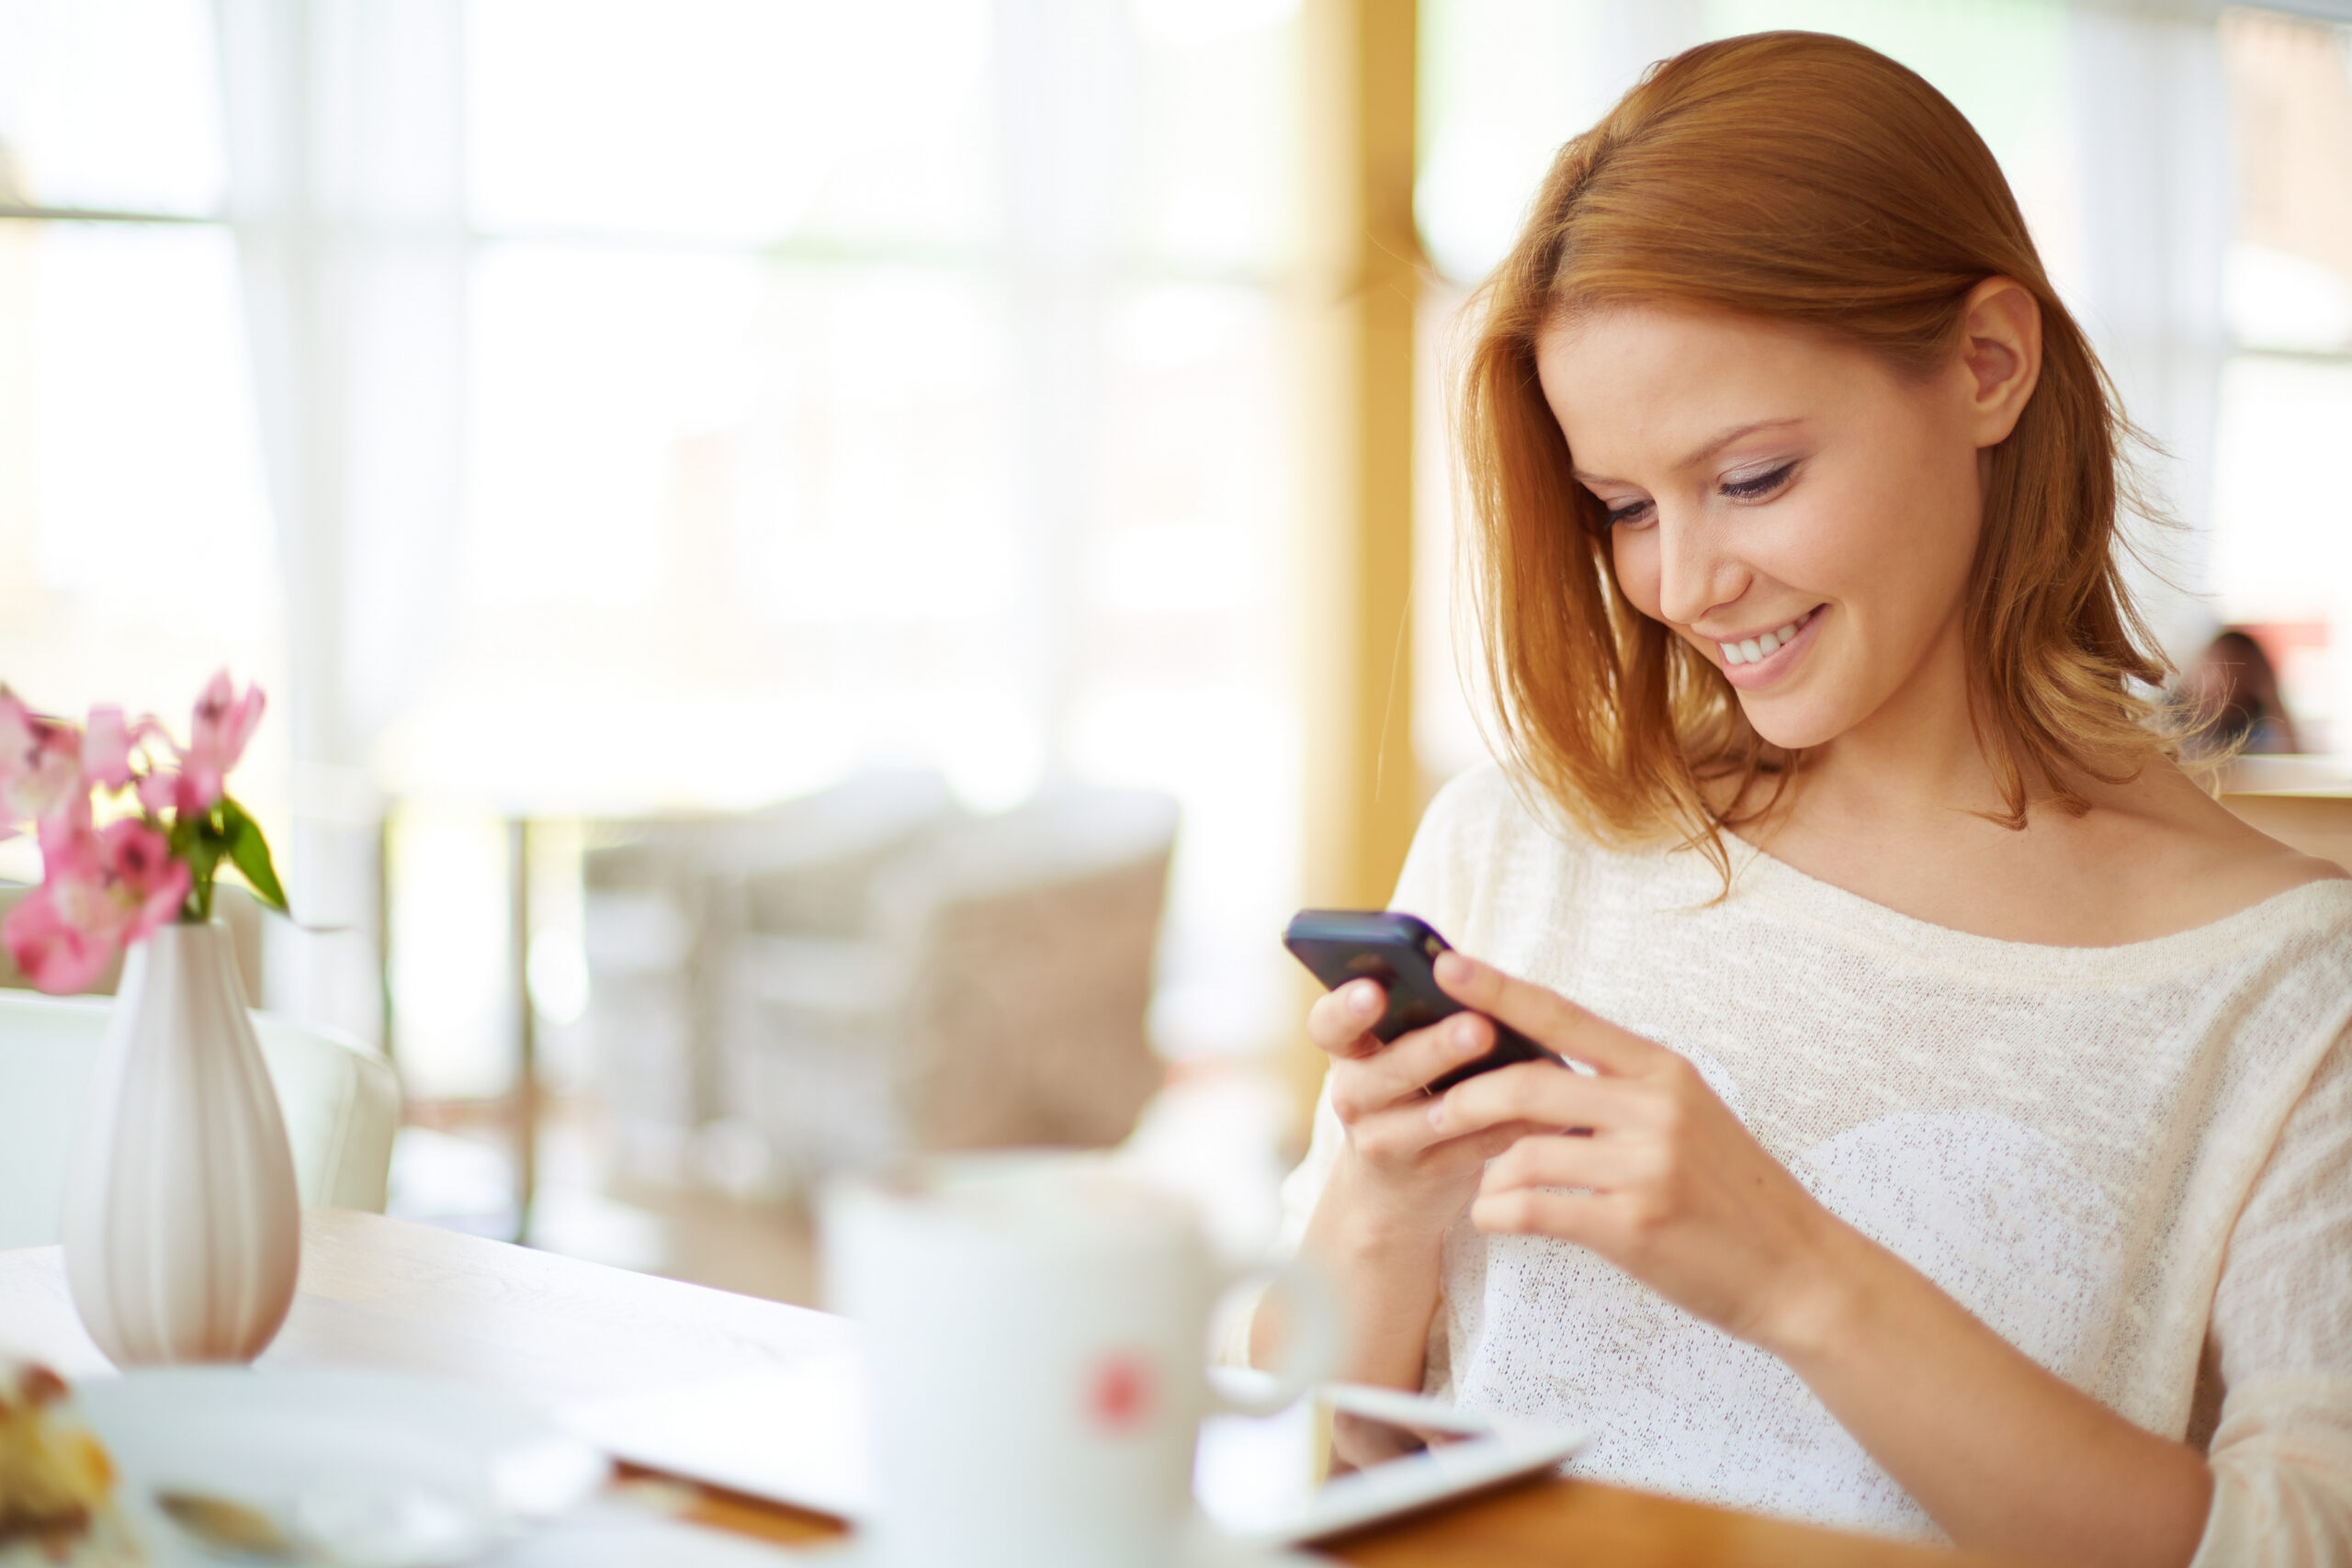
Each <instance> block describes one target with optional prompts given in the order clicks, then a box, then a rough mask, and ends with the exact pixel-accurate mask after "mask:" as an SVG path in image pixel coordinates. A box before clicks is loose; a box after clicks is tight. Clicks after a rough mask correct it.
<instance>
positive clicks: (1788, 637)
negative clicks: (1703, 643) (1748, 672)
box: [1715, 604, 1821, 665]
mask: <svg viewBox="0 0 2352 1568" xmlns="http://www.w3.org/2000/svg"><path fill="white" fill-rule="evenodd" d="M1819 614H1821V606H1820V605H1818V604H1815V606H1814V607H1813V608H1812V609H1810V610H1807V611H1806V612H1805V613H1804V615H1799V616H1798V617H1797V618H1796V619H1795V620H1793V621H1791V622H1790V623H1789V624H1788V625H1786V626H1780V627H1776V628H1775V629H1773V630H1771V631H1769V632H1764V633H1762V634H1760V635H1758V636H1756V637H1743V638H1741V639H1740V640H1739V641H1737V642H1719V643H1717V644H1715V646H1716V647H1717V648H1720V649H1723V650H1724V663H1725V664H1729V665H1740V664H1761V663H1762V662H1764V660H1767V659H1770V658H1771V657H1772V655H1774V654H1776V653H1778V652H1780V651H1781V649H1782V648H1783V647H1784V646H1786V645H1787V644H1789V643H1792V642H1794V641H1795V640H1796V636H1797V633H1799V632H1801V631H1803V630H1804V628H1805V626H1806V624H1807V623H1808V622H1810V621H1811V620H1812V619H1813V618H1814V616H1815V615H1819Z"/></svg>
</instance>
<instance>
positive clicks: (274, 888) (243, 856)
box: [220, 795, 289, 915]
mask: <svg viewBox="0 0 2352 1568" xmlns="http://www.w3.org/2000/svg"><path fill="white" fill-rule="evenodd" d="M220 806H221V813H220V815H221V825H222V827H224V828H225V829H227V832H228V840H229V842H228V850H229V858H230V860H232V862H234V863H236V867H237V873H238V874H239V875H241V876H243V878H244V879H245V885H246V886H249V887H251V888H252V889H253V890H254V894H255V895H256V896H258V897H260V899H261V901H262V902H263V903H265V904H266V905H268V906H269V907H270V908H273V909H275V910H277V912H278V913H279V914H281V915H283V914H287V913H289V911H288V909H287V908H286V889H285V888H283V887H281V886H278V882H277V866H275V865H274V864H272V863H270V858H269V840H266V839H265V838H263V837H262V836H261V825H260V824H259V823H257V822H255V821H254V819H253V818H250V817H248V816H246V815H245V808H244V807H242V806H239V805H238V804H237V803H236V802H235V801H233V800H231V799H230V798H229V797H228V796H227V795H222V796H221V797H220Z"/></svg>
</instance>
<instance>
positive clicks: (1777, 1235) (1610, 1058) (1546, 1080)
mask: <svg viewBox="0 0 2352 1568" xmlns="http://www.w3.org/2000/svg"><path fill="white" fill-rule="evenodd" d="M1437 976H1438V983H1439V984H1440V985H1441V986H1442V987H1444V988H1445V990H1446V992H1447V994H1448V995H1450V996H1452V997H1453V998H1455V999H1456V1000H1458V1001H1460V1002H1462V1003H1463V1004H1464V1005H1465V1006H1467V1007H1472V1008H1476V1009H1477V1010H1479V1011H1480V1012H1483V1013H1488V1014H1491V1015H1493V1016H1494V1017H1495V1018H1498V1019H1499V1020H1501V1021H1503V1022H1505V1023H1508V1024H1510V1025H1512V1026H1513V1027H1515V1028H1517V1029H1518V1030H1519V1031H1520V1032H1521V1033H1523V1034H1525V1035H1527V1036H1528V1037H1529V1038H1530V1039H1532V1040H1533V1041H1534V1042H1535V1043H1538V1044H1540V1045H1543V1046H1545V1047H1547V1048H1549V1049H1550V1050H1553V1051H1555V1052H1557V1053H1558V1054H1559V1055H1563V1056H1566V1057H1568V1058H1569V1059H1571V1060H1574V1061H1578V1062H1583V1063H1587V1064H1589V1065H1590V1066H1593V1067H1595V1068H1597V1069H1598V1076H1595V1077H1586V1076H1584V1075H1582V1074H1577V1073H1572V1072H1568V1071H1566V1070H1564V1069H1562V1068H1560V1067H1556V1066H1552V1065H1551V1064H1549V1063H1525V1064H1521V1065H1519V1066H1510V1067H1503V1068H1499V1069H1498V1070H1497V1071H1494V1072H1491V1073H1486V1074H1483V1075H1481V1076H1479V1077H1474V1078H1470V1079H1467V1080H1465V1081H1464V1082H1463V1083H1460V1084H1457V1085H1455V1086H1454V1087H1453V1089H1451V1090H1449V1091H1448V1092H1447V1093H1446V1095H1445V1096H1444V1097H1443V1098H1442V1100H1433V1101H1430V1102H1429V1103H1428V1106H1427V1109H1426V1110H1425V1111H1423V1112H1422V1120H1423V1121H1425V1122H1427V1123H1428V1124H1429V1127H1430V1136H1432V1137H1435V1138H1439V1139H1445V1140H1458V1141H1460V1142H1461V1143H1463V1144H1465V1145H1468V1144H1471V1142H1472V1140H1475V1139H1476V1138H1478V1137H1480V1136H1481V1135H1482V1134H1487V1133H1488V1132H1490V1131H1494V1130H1501V1129H1520V1130H1525V1129H1527V1128H1529V1127H1530V1126H1531V1125H1532V1126H1536V1127H1540V1128H1542V1129H1544V1131H1540V1132H1531V1133H1528V1134H1527V1135H1525V1136H1521V1137H1517V1138H1516V1139H1515V1140H1514V1141H1513V1142H1512V1143H1511V1145H1510V1148H1509V1149H1508V1151H1507V1152H1504V1153H1502V1154H1501V1155H1500V1156H1499V1157H1498V1158H1496V1159H1495V1161H1494V1162H1493V1164H1491V1165H1489V1166H1487V1168H1486V1173H1485V1179H1484V1180H1483V1181H1482V1182H1481V1184H1480V1187H1479V1191H1478V1196H1477V1199H1476V1201H1475V1202H1474V1203H1473V1205H1472V1207H1471V1210H1470V1217H1471V1220H1472V1222H1473V1223H1475V1224H1476V1225H1477V1226H1478V1228H1479V1229H1481V1230H1484V1231H1490V1232H1513V1233H1521V1234H1528V1235H1549V1236H1556V1237H1558V1238H1559V1239H1560V1240H1562V1241H1570V1242H1574V1243H1576V1244H1577V1246H1579V1247H1589V1248H1590V1249H1591V1250H1592V1251H1594V1252H1596V1253H1599V1254H1600V1256H1601V1257H1603V1258H1607V1259H1608V1260H1609V1261H1610V1262H1611V1263H1614V1264H1616V1265H1617V1266H1618V1267H1619V1268H1621V1269H1624V1270H1625V1272H1626V1273H1628V1274H1630V1275H1632V1276H1633V1277H1634V1279H1636V1280H1641V1281H1642V1282H1643V1283H1644V1284H1645V1285H1647V1286H1649V1287H1650V1288H1651V1289H1652V1290H1654V1291H1656V1292H1658V1294H1660V1295H1662V1296H1664V1297H1666V1298H1667V1299H1668V1301H1670V1302H1673V1303H1675V1304H1676V1305H1678V1306H1680V1307H1682V1308H1683V1309H1684V1310H1686V1311H1688V1312H1690V1313H1691V1314H1694V1315H1696V1316H1698V1317H1702V1318H1704V1319H1705V1320H1707V1321H1708V1322H1710V1323H1713V1324H1714V1325H1717V1326H1718V1327H1720V1328H1723V1329H1724V1330H1725V1331H1727V1332H1729V1333H1731V1334H1734V1335H1736V1336H1738V1337H1740V1338H1743V1339H1747V1340H1750V1341H1753V1342H1755V1343H1757V1344H1758V1345H1761V1346H1763V1347H1764V1348H1766V1349H1768V1350H1772V1351H1774V1352H1775V1353H1776V1354H1786V1353H1788V1352H1790V1351H1792V1350H1794V1349H1797V1348H1799V1347H1800V1346H1801V1345H1803V1344H1804V1343H1805V1342H1806V1341H1807V1340H1808V1338H1809V1337H1811V1336H1812V1335H1814V1334H1815V1333H1816V1332H1817V1331H1818V1330H1819V1328H1820V1326H1821V1325H1822V1322H1823V1320H1824V1316H1825V1313H1826V1310H1827V1309H1826V1304H1825V1298H1826V1295H1827V1292H1828V1289H1829V1288H1830V1286H1831V1283H1832V1281H1833V1280H1834V1279H1835V1277H1836V1276H1837V1274H1838V1261H1839V1260H1840V1258H1846V1257H1851V1256H1852V1254H1853V1250H1854V1249H1853V1248H1852V1247H1851V1245H1850V1244H1851V1243H1852V1242H1856V1241H1859V1240H1860V1237H1859V1236H1858V1235H1856V1233H1854V1232H1853V1231H1852V1229H1851V1228H1850V1227H1849V1226H1848V1225H1847V1224H1845V1223H1844V1222H1843V1221H1841V1220H1839V1219H1838V1218H1837V1216H1835V1215H1834V1214H1832V1213H1829V1212H1828V1210H1826V1209H1825V1208H1823V1207H1822V1205H1821V1204H1820V1203H1819V1202H1817V1201H1815V1199H1814V1198H1813V1196H1812V1194H1810V1193H1808V1192H1807V1191H1805V1190H1804V1188H1803V1187H1801V1186H1799V1185H1798V1184H1797V1181H1796V1179H1795V1178H1794V1177H1792V1176H1791V1175H1790V1174H1789V1173H1788V1171H1787V1170H1786V1169H1785V1168H1783V1167H1782V1166H1781V1164H1780V1162H1779V1161H1777V1160H1775V1159H1774V1158H1773V1157H1772V1156H1770V1155H1769V1154H1767V1153H1765V1152H1764V1149H1763V1146H1762V1145H1759V1144H1758V1143H1757V1141H1756V1139H1755V1138H1754V1137H1753V1136H1752V1135H1751V1134H1749V1133H1748V1131H1747V1128H1746V1127H1745V1126H1743V1125H1741V1124H1740V1121H1739V1119H1738V1118H1737V1117H1736V1116H1734V1115H1733V1114H1732V1113H1731V1111H1730V1109H1729V1108H1728V1107H1726V1106H1725V1105H1724V1102H1723V1101H1722V1100H1719V1099H1717V1098H1716V1097H1715V1094H1714V1091H1713V1089H1709V1088H1708V1087H1707V1085H1706V1082H1705V1080H1703V1079H1702V1078H1701V1077H1700V1076H1699V1073H1698V1069H1696V1068H1695V1067H1693V1066H1691V1064H1690V1062H1689V1061H1687V1060H1686V1059H1684V1058H1683V1057H1681V1056H1679V1055H1676V1054H1675V1053H1673V1052H1672V1051H1669V1050H1668V1049H1666V1048H1665V1047H1664V1046H1662V1045H1657V1044H1653V1043H1650V1042H1649V1041H1646V1040H1644V1039H1641V1038H1640V1037H1638V1036H1636V1035H1633V1034H1629V1033H1627V1032H1625V1031H1623V1030H1622V1029H1619V1028H1617V1027H1616V1026H1615V1025H1614V1024H1611V1023H1608V1022H1606V1021H1603V1020H1601V1019H1599V1018H1596V1017H1594V1016H1593V1015H1592V1014H1590V1013H1589V1012H1587V1011H1585V1010H1583V1009H1582V1008H1579V1007H1577V1005H1576V1004H1574V1003H1573V1002H1570V1001H1568V1000H1567V999H1566V998H1563V997H1561V996H1558V995H1557V994H1555V993H1554V992H1552V991H1548V990H1545V989H1544V988H1543V987H1540V986H1534V985H1531V984H1529V983H1528V982H1526V981H1523V980H1516V979H1513V978H1511V977H1510V976H1507V975H1504V974H1503V973H1501V972H1500V971H1499V970H1497V969H1494V968H1492V967H1490V966H1489V965H1487V964H1479V963H1477V962H1476V961H1474V960H1472V959H1468V958H1464V957H1463V956H1462V955H1461V954H1459V953H1447V954H1445V955H1443V956H1442V957H1441V958H1440V960H1439V961H1438V968H1437ZM1569 1129H1574V1130H1575V1131H1574V1133H1571V1132H1569V1131H1568V1130H1569ZM1587 1130H1589V1135H1585V1134H1586V1133H1587ZM1440 1146H1443V1145H1440ZM1562 1189H1567V1190H1562Z"/></svg>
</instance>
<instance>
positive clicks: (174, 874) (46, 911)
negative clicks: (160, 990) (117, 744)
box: [0, 800, 193, 993]
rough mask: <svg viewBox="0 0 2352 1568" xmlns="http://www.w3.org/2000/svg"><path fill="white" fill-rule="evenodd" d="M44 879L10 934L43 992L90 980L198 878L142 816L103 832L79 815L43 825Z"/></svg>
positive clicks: (176, 905)
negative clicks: (117, 951) (174, 855)
mask: <svg viewBox="0 0 2352 1568" xmlns="http://www.w3.org/2000/svg"><path fill="white" fill-rule="evenodd" d="M40 839H41V885H40V887H39V888H37V889H35V890H34V891H33V892H32V893H30V894H28V895H27V896H26V897H25V899H24V901H23V902H21V903H19V904H18V905H17V908H14V909H13V910H11V911H9V915H8V919H7V921H6V925H5V926H4V927H0V936H5V939H6V942H7V944H8V951H9V953H11V954H12V955H13V956H14V957H15V958H16V960H17V967H19V968H21V969H22V970H24V972H25V973H26V974H27V975H28V976H31V978H32V982H33V984H34V985H36V986H39V987H40V988H41V989H42V990H44V991H51V992H58V993H63V992H70V991H78V990H81V989H83V988H84V987H86V986H88V985H89V983H90V982H91V980H93V979H94V978H96V976H97V974H98V972H99V971H100V970H103V969H104V968H105V967H106V966H107V960H109V959H110V958H112V957H113V956H114V954H115V951H116V950H117V949H118V948H119V947H121V946H123V945H124V944H126V943H129V942H137V941H139V940H140V939H141V937H144V936H145V935H147V933H148V932H150V931H153V930H154V929H155V928H156V927H157V926H159V925H162V924H163V923H164V921H166V920H169V919H173V918H174V917H175V916H176V915H177V914H178V913H179V910H180V906H181V905H182V904H183V903H185V902H186V901H187V893H188V886H189V885H190V883H191V881H192V880H193V876H192V874H191V873H190V872H189V870H188V867H187V862H185V861H179V860H175V859H173V858H172V848H171V841H170V840H168V839H166V838H165V837H164V835H163V834H162V833H159V832H157V831H156V830H155V829H153V828H150V827H148V826H147V825H146V824H145V823H144V822H141V821H140V820H139V819H138V818H130V817H127V818H123V819H122V820H120V821H119V822H115V823H111V824H109V825H108V826H107V828H106V829H104V830H102V831H93V830H92V829H91V828H90V825H89V817H88V804H87V801H86V800H85V802H84V806H83V810H82V812H81V813H80V818H79V820H63V819H51V820H47V821H44V822H43V823H42V824H41V834H40Z"/></svg>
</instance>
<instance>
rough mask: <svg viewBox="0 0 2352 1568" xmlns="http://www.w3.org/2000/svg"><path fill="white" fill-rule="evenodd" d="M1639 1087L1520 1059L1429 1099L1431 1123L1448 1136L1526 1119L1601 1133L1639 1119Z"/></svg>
mask: <svg viewBox="0 0 2352 1568" xmlns="http://www.w3.org/2000/svg"><path fill="white" fill-rule="evenodd" d="M1642 1099H1643V1091H1642V1090H1641V1089H1640V1088H1639V1087H1638V1086H1636V1085H1634V1084H1630V1083H1627V1082H1626V1081H1625V1080H1623V1079H1622V1078H1603V1077H1590V1076H1589V1075H1587V1074H1583V1073H1572V1072H1570V1071H1568V1070H1567V1069H1566V1067H1563V1066H1557V1065H1556V1064H1555V1063H1551V1062H1520V1063H1517V1064H1514V1065H1513V1066H1508V1067H1498V1068H1496V1069H1495V1070H1494V1071H1493V1072H1491V1073H1480V1074H1479V1075H1478V1076H1477V1077H1474V1078H1464V1080H1463V1081H1462V1082H1460V1083H1458V1084H1455V1085H1454V1086H1453V1088H1452V1089H1447V1090H1446V1091H1445V1093H1444V1094H1443V1095H1442V1096H1440V1097H1439V1098H1438V1099H1436V1100H1432V1101H1430V1108H1429V1119H1430V1126H1432V1127H1434V1128H1436V1129H1437V1130H1438V1131H1439V1132H1441V1133H1443V1134H1448V1135H1453V1134H1462V1133H1467V1132H1471V1131H1473V1130H1475V1129H1476V1128H1480V1127H1498V1126H1501V1125H1502V1124H1503V1123H1505V1122H1530V1123H1532V1124H1533V1125H1535V1126H1538V1127H1543V1128H1545V1129H1547V1130H1554V1131H1556V1130H1558V1129H1560V1128H1566V1127H1576V1128H1583V1129H1587V1130H1589V1131H1595V1132H1606V1131H1608V1130H1610V1129H1611V1128H1613V1127H1619V1126H1623V1125H1626V1124H1628V1123H1631V1122H1638V1121H1639V1120H1640V1118H1641V1101H1642Z"/></svg>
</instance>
